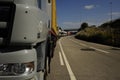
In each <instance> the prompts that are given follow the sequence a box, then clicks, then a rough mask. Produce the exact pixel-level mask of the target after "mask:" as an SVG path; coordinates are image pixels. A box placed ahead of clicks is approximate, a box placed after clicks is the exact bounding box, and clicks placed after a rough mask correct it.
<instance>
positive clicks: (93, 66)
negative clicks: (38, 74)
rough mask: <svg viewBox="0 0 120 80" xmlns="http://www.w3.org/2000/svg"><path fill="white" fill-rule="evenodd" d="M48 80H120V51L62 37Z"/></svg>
mask: <svg viewBox="0 0 120 80" xmlns="http://www.w3.org/2000/svg"><path fill="white" fill-rule="evenodd" d="M47 80H120V48H115V47H111V46H105V45H101V44H96V43H90V42H86V41H82V40H77V39H75V38H74V37H73V36H69V37H62V38H61V39H59V40H58V42H57V46H56V48H55V53H54V58H53V59H52V62H51V73H50V74H49V75H48V77H47Z"/></svg>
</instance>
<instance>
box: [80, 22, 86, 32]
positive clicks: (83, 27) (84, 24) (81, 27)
mask: <svg viewBox="0 0 120 80" xmlns="http://www.w3.org/2000/svg"><path fill="white" fill-rule="evenodd" d="M87 27H88V23H86V22H84V23H82V24H81V26H80V28H79V29H78V31H80V30H84V29H85V28H87Z"/></svg>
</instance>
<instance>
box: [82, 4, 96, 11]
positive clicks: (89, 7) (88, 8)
mask: <svg viewBox="0 0 120 80" xmlns="http://www.w3.org/2000/svg"><path fill="white" fill-rule="evenodd" d="M94 7H95V5H86V6H84V8H85V9H87V10H91V9H93V8H94Z"/></svg>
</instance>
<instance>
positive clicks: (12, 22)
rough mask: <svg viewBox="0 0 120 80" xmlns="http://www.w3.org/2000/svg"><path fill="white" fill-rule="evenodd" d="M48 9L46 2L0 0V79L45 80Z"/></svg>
mask: <svg viewBox="0 0 120 80" xmlns="http://www.w3.org/2000/svg"><path fill="white" fill-rule="evenodd" d="M48 7H49V8H48ZM50 7H51V5H50V2H49V0H0V80H45V76H46V66H47V55H48V54H49V52H48V51H47V50H48V48H49V47H48V38H49V30H50V19H51V18H50V15H49V12H50V9H51V8H50Z"/></svg>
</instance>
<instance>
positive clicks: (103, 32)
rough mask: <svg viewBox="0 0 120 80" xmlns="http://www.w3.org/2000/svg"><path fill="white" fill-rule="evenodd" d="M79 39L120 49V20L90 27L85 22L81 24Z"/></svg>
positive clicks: (78, 33) (77, 36)
mask: <svg viewBox="0 0 120 80" xmlns="http://www.w3.org/2000/svg"><path fill="white" fill-rule="evenodd" d="M75 37H76V38H77V39H82V40H86V41H91V42H95V43H101V44H106V45H111V46H117V47H120V19H116V20H114V21H111V22H106V23H103V24H101V25H100V26H95V25H92V26H89V25H88V23H86V22H84V23H82V24H81V26H80V28H79V30H78V32H77V34H76V35H75Z"/></svg>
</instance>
